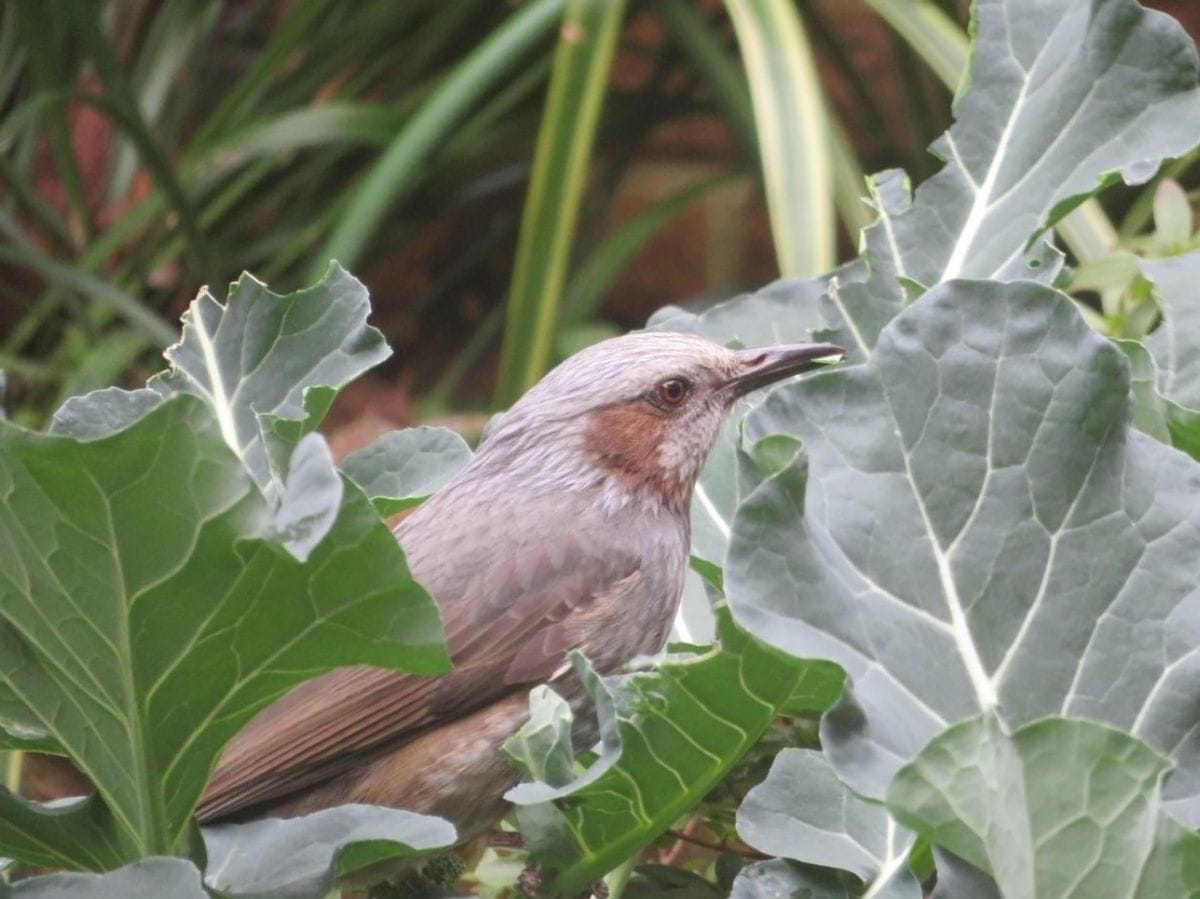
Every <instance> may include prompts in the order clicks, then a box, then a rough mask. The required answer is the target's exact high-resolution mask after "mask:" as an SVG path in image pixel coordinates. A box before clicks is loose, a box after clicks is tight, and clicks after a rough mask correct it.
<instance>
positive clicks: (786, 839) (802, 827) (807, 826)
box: [737, 749, 921, 899]
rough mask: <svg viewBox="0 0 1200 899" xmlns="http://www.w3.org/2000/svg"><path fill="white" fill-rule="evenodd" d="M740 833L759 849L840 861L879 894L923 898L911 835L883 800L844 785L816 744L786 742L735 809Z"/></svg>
mask: <svg viewBox="0 0 1200 899" xmlns="http://www.w3.org/2000/svg"><path fill="white" fill-rule="evenodd" d="M737 829H738V834H739V835H740V836H741V837H742V839H743V840H745V841H746V842H747V843H748V844H749V845H751V846H753V847H754V848H755V849H758V850H760V851H762V852H766V853H768V854H771V855H777V856H781V857H783V858H788V859H794V860H795V861H801V862H807V863H809V864H813V865H821V866H824V867H828V868H841V869H842V870H845V871H849V872H850V873H852V874H854V875H855V876H856V877H857V878H858V879H859V880H861V881H862V882H863V886H862V889H861V890H860V891H859V893H855V894H854V895H859V894H861V893H863V892H868V891H869V893H870V895H871V896H877V897H885V896H886V897H895V899H902V897H908V899H920V896H921V885H920V884H919V883H917V881H916V878H914V877H913V876H912V873H911V872H910V871H909V870H908V852H909V849H910V848H911V846H912V835H911V834H910V833H909V832H908V831H906V830H905V829H904V828H900V827H897V826H896V824H895V822H894V821H893V820H892V819H891V817H890V816H889V815H888V813H887V809H885V808H884V807H883V806H882V805H881V804H879V803H877V802H871V801H869V800H866V799H863V798H861V797H859V796H856V795H855V794H854V793H852V792H851V791H850V790H848V789H847V788H846V785H845V784H843V783H842V782H841V781H840V780H839V779H838V776H837V773H836V772H835V771H834V770H833V767H832V766H831V765H830V764H829V762H828V760H826V758H825V757H824V756H823V755H822V754H821V753H820V752H819V751H816V750H811V749H785V750H784V751H783V752H781V753H779V755H777V756H776V757H775V760H774V762H772V764H771V771H770V773H769V774H768V775H767V779H766V780H765V781H763V782H762V783H761V784H759V785H758V786H757V787H754V788H753V789H752V790H751V791H750V792H749V793H747V794H746V798H745V799H744V800H743V801H742V804H741V807H740V808H739V809H738V812H737Z"/></svg>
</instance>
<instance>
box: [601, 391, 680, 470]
mask: <svg viewBox="0 0 1200 899" xmlns="http://www.w3.org/2000/svg"><path fill="white" fill-rule="evenodd" d="M665 431H666V422H665V421H664V420H663V418H662V417H661V416H660V415H657V414H655V412H654V411H653V410H652V409H649V408H648V407H646V405H645V404H644V403H642V402H641V401H635V402H633V403H623V404H621V405H619V406H609V407H608V408H606V409H601V410H599V411H597V412H593V413H592V416H591V421H590V422H589V423H588V428H587V432H586V433H585V435H584V446H585V448H586V450H587V453H588V455H589V456H590V457H591V458H592V460H593V461H594V462H595V463H596V464H597V465H599V466H600V467H601V468H603V469H605V470H607V471H610V472H612V473H613V474H615V475H617V476H618V477H620V478H621V479H623V480H628V481H631V482H633V483H634V484H641V483H644V482H646V481H647V480H653V479H655V477H656V476H659V475H660V474H661V472H660V466H659V462H658V448H659V446H660V445H661V444H662V439H663V437H664V433H665Z"/></svg>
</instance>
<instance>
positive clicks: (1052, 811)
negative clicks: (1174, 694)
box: [888, 712, 1200, 899]
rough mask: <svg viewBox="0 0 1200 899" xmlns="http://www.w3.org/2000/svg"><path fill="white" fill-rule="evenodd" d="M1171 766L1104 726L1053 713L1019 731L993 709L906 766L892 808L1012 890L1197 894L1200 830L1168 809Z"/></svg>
mask: <svg viewBox="0 0 1200 899" xmlns="http://www.w3.org/2000/svg"><path fill="white" fill-rule="evenodd" d="M1169 768H1170V763H1169V762H1168V761H1167V760H1166V759H1165V758H1164V757H1163V756H1161V755H1159V754H1158V753H1157V752H1155V751H1154V750H1152V749H1151V748H1150V747H1148V746H1147V745H1146V744H1145V743H1143V742H1142V741H1141V740H1138V739H1137V738H1136V737H1132V736H1130V735H1129V734H1127V733H1123V732H1121V731H1119V730H1115V729H1113V728H1111V727H1108V726H1106V725H1103V724H1098V723H1095V722H1092V721H1081V720H1069V719H1064V718H1047V719H1043V720H1040V721H1037V722H1034V723H1032V724H1028V725H1026V726H1025V727H1023V728H1021V729H1020V730H1018V731H1016V732H1015V733H1013V734H1012V735H1011V736H1010V735H1009V734H1007V733H1005V732H1004V728H1003V727H1002V726H1001V725H1000V723H999V722H998V721H997V720H996V718H995V716H994V715H993V714H992V713H990V712H985V713H983V714H981V715H979V716H977V717H974V718H971V719H969V720H967V721H964V722H961V723H959V724H957V725H955V726H954V727H952V728H950V729H949V730H947V731H946V732H945V733H943V734H941V735H940V736H939V737H937V738H936V739H935V740H934V741H933V742H932V743H930V744H929V745H928V746H926V747H925V748H924V749H923V750H922V751H921V753H920V754H919V755H918V756H917V757H916V759H914V760H913V761H912V762H910V763H909V764H907V765H905V766H904V767H903V768H901V769H900V771H899V773H898V774H897V775H896V779H895V781H894V782H893V783H892V785H891V788H890V789H889V790H888V806H889V807H890V808H891V809H892V810H893V812H894V813H895V814H896V815H897V817H899V818H900V820H902V821H903V822H904V823H905V824H907V825H909V826H910V827H913V828H915V829H918V830H920V831H921V832H923V833H925V834H926V835H928V836H929V837H930V838H931V839H933V840H934V841H936V842H937V843H938V844H940V845H942V846H945V847H946V848H948V849H949V850H951V851H952V852H954V853H955V854H956V855H958V856H960V857H961V858H963V859H965V860H966V861H967V862H970V863H971V864H972V865H974V866H976V867H977V868H980V869H982V870H984V871H987V872H989V873H991V874H992V876H993V877H994V878H995V880H996V882H997V885H998V886H999V889H1000V893H1001V894H1002V895H1003V896H1005V897H1010V899H1066V897H1084V896H1086V897H1087V899H1131V897H1139V899H1140V897H1144V899H1163V897H1167V896H1194V895H1197V893H1198V892H1200V834H1196V833H1193V832H1188V831H1187V830H1186V829H1185V828H1183V827H1182V826H1180V825H1179V824H1178V823H1176V822H1175V821H1174V820H1172V819H1171V818H1170V816H1169V815H1167V814H1166V813H1165V812H1164V810H1163V807H1162V804H1161V803H1160V801H1159V798H1158V794H1159V789H1158V788H1159V783H1160V781H1161V780H1162V777H1163V775H1164V774H1165V773H1166V771H1167V770H1168V769H1169Z"/></svg>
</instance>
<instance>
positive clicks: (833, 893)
mask: <svg viewBox="0 0 1200 899" xmlns="http://www.w3.org/2000/svg"><path fill="white" fill-rule="evenodd" d="M861 895H862V889H861V886H860V884H859V883H858V881H857V880H856V879H855V878H854V877H853V876H852V875H850V874H847V873H846V872H845V871H835V870H833V869H832V868H814V867H811V866H807V865H798V864H795V863H793V862H788V861H786V860H784V859H781V858H775V859H771V860H770V861H765V862H755V863H754V864H752V865H747V866H746V867H745V868H743V869H742V870H741V871H740V872H739V873H738V876H737V880H735V881H734V882H733V890H732V891H731V892H730V894H729V899H857V897H859V896H861Z"/></svg>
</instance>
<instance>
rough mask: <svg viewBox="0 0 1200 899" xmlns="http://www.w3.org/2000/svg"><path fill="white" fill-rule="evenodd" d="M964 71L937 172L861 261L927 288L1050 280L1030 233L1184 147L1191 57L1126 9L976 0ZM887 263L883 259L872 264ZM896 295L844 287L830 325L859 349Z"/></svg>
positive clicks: (1180, 38)
mask: <svg viewBox="0 0 1200 899" xmlns="http://www.w3.org/2000/svg"><path fill="white" fill-rule="evenodd" d="M974 31H975V43H974V50H973V54H972V66H971V73H970V77H969V80H968V82H967V83H966V85H965V90H962V91H960V93H959V96H958V98H957V100H956V102H955V105H954V114H955V124H954V125H953V127H951V129H950V130H949V131H948V132H947V133H946V135H945V136H943V137H942V138H941V139H940V140H939V141H938V142H936V143H935V144H934V146H933V151H934V152H935V153H936V154H937V155H938V156H939V157H941V158H942V159H945V160H946V166H945V167H944V168H943V169H942V170H941V171H940V172H938V174H936V175H934V176H933V177H932V178H930V179H929V180H928V181H926V182H925V183H923V184H922V185H921V186H920V187H919V188H918V190H917V192H916V195H915V197H914V198H913V200H912V203H911V205H908V204H906V205H904V206H903V207H902V208H899V209H898V211H896V212H895V213H894V214H885V215H884V216H883V219H882V221H881V223H880V225H879V226H878V227H879V228H880V229H881V231H882V233H883V234H884V235H885V236H886V242H885V245H884V248H883V249H882V251H881V252H878V253H874V254H871V255H870V262H871V264H872V266H879V265H887V266H889V267H892V268H894V269H895V272H896V275H897V276H898V277H899V278H901V279H903V280H908V281H912V282H914V283H916V284H918V285H922V286H925V287H929V286H932V285H935V284H938V283H940V282H942V281H946V280H949V279H952V278H959V277H970V278H998V279H1004V280H1009V279H1015V278H1035V279H1038V280H1050V279H1051V278H1052V277H1053V274H1054V272H1055V271H1056V270H1057V268H1058V264H1059V260H1058V258H1057V255H1056V254H1055V253H1053V252H1052V251H1051V250H1050V248H1049V246H1048V244H1046V243H1045V242H1044V241H1043V240H1041V239H1038V240H1036V241H1032V242H1031V240H1032V238H1033V236H1034V235H1036V234H1038V233H1040V232H1041V231H1042V230H1044V229H1045V228H1048V227H1049V226H1050V225H1052V224H1054V222H1055V221H1057V220H1058V219H1059V218H1060V217H1061V216H1062V215H1063V213H1065V212H1066V211H1068V210H1069V209H1070V208H1071V207H1072V206H1073V205H1074V204H1075V203H1077V202H1078V201H1079V200H1080V199H1081V198H1083V197H1086V196H1088V195H1090V194H1092V193H1094V192H1095V191H1096V190H1098V189H1099V188H1100V187H1101V186H1103V185H1105V184H1107V183H1109V182H1111V181H1112V180H1114V179H1115V178H1116V177H1117V173H1120V175H1121V176H1122V177H1124V178H1125V179H1126V180H1128V181H1131V182H1136V181H1141V180H1145V179H1146V178H1148V177H1149V176H1150V175H1151V174H1153V172H1154V171H1155V169H1156V168H1157V166H1158V163H1159V161H1161V160H1162V159H1163V158H1166V157H1171V156H1178V155H1180V154H1182V153H1184V152H1185V151H1187V150H1188V149H1190V148H1191V147H1193V146H1194V145H1195V144H1196V142H1197V133H1196V126H1195V123H1196V122H1197V121H1198V120H1200V89H1198V88H1197V62H1196V51H1195V48H1194V46H1193V43H1192V41H1191V39H1190V38H1189V37H1188V36H1187V35H1186V34H1185V33H1184V32H1183V30H1182V29H1181V28H1180V27H1179V25H1178V23H1176V22H1175V21H1174V20H1173V19H1171V18H1169V17H1167V16H1166V15H1164V14H1162V13H1159V12H1154V11H1148V10H1146V9H1144V8H1143V7H1142V6H1140V5H1139V4H1138V3H1137V2H1135V0H1096V2H1091V3H1080V2H1075V0H1052V2H1045V0H978V2H977V3H976V4H975V6H974ZM885 257H886V261H885ZM899 298H900V294H899V293H898V291H897V289H896V287H895V285H894V282H887V281H885V282H875V283H874V284H872V285H871V286H870V287H869V288H864V287H863V286H862V285H861V284H858V285H855V284H853V283H847V284H843V286H842V290H841V292H840V300H841V305H842V308H841V309H836V310H833V311H832V314H831V321H832V323H833V325H834V327H835V329H836V330H837V331H838V332H839V337H841V339H843V340H845V341H847V344H846V345H847V346H851V347H854V348H855V349H857V350H858V351H860V352H863V353H865V352H866V351H867V350H868V349H869V348H870V346H871V345H873V343H874V339H875V335H876V334H877V333H878V327H877V320H878V319H879V318H880V317H881V315H882V316H883V317H884V318H885V319H886V317H887V310H888V308H889V307H892V306H894V305H895V304H896V303H897V301H898V300H899Z"/></svg>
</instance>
